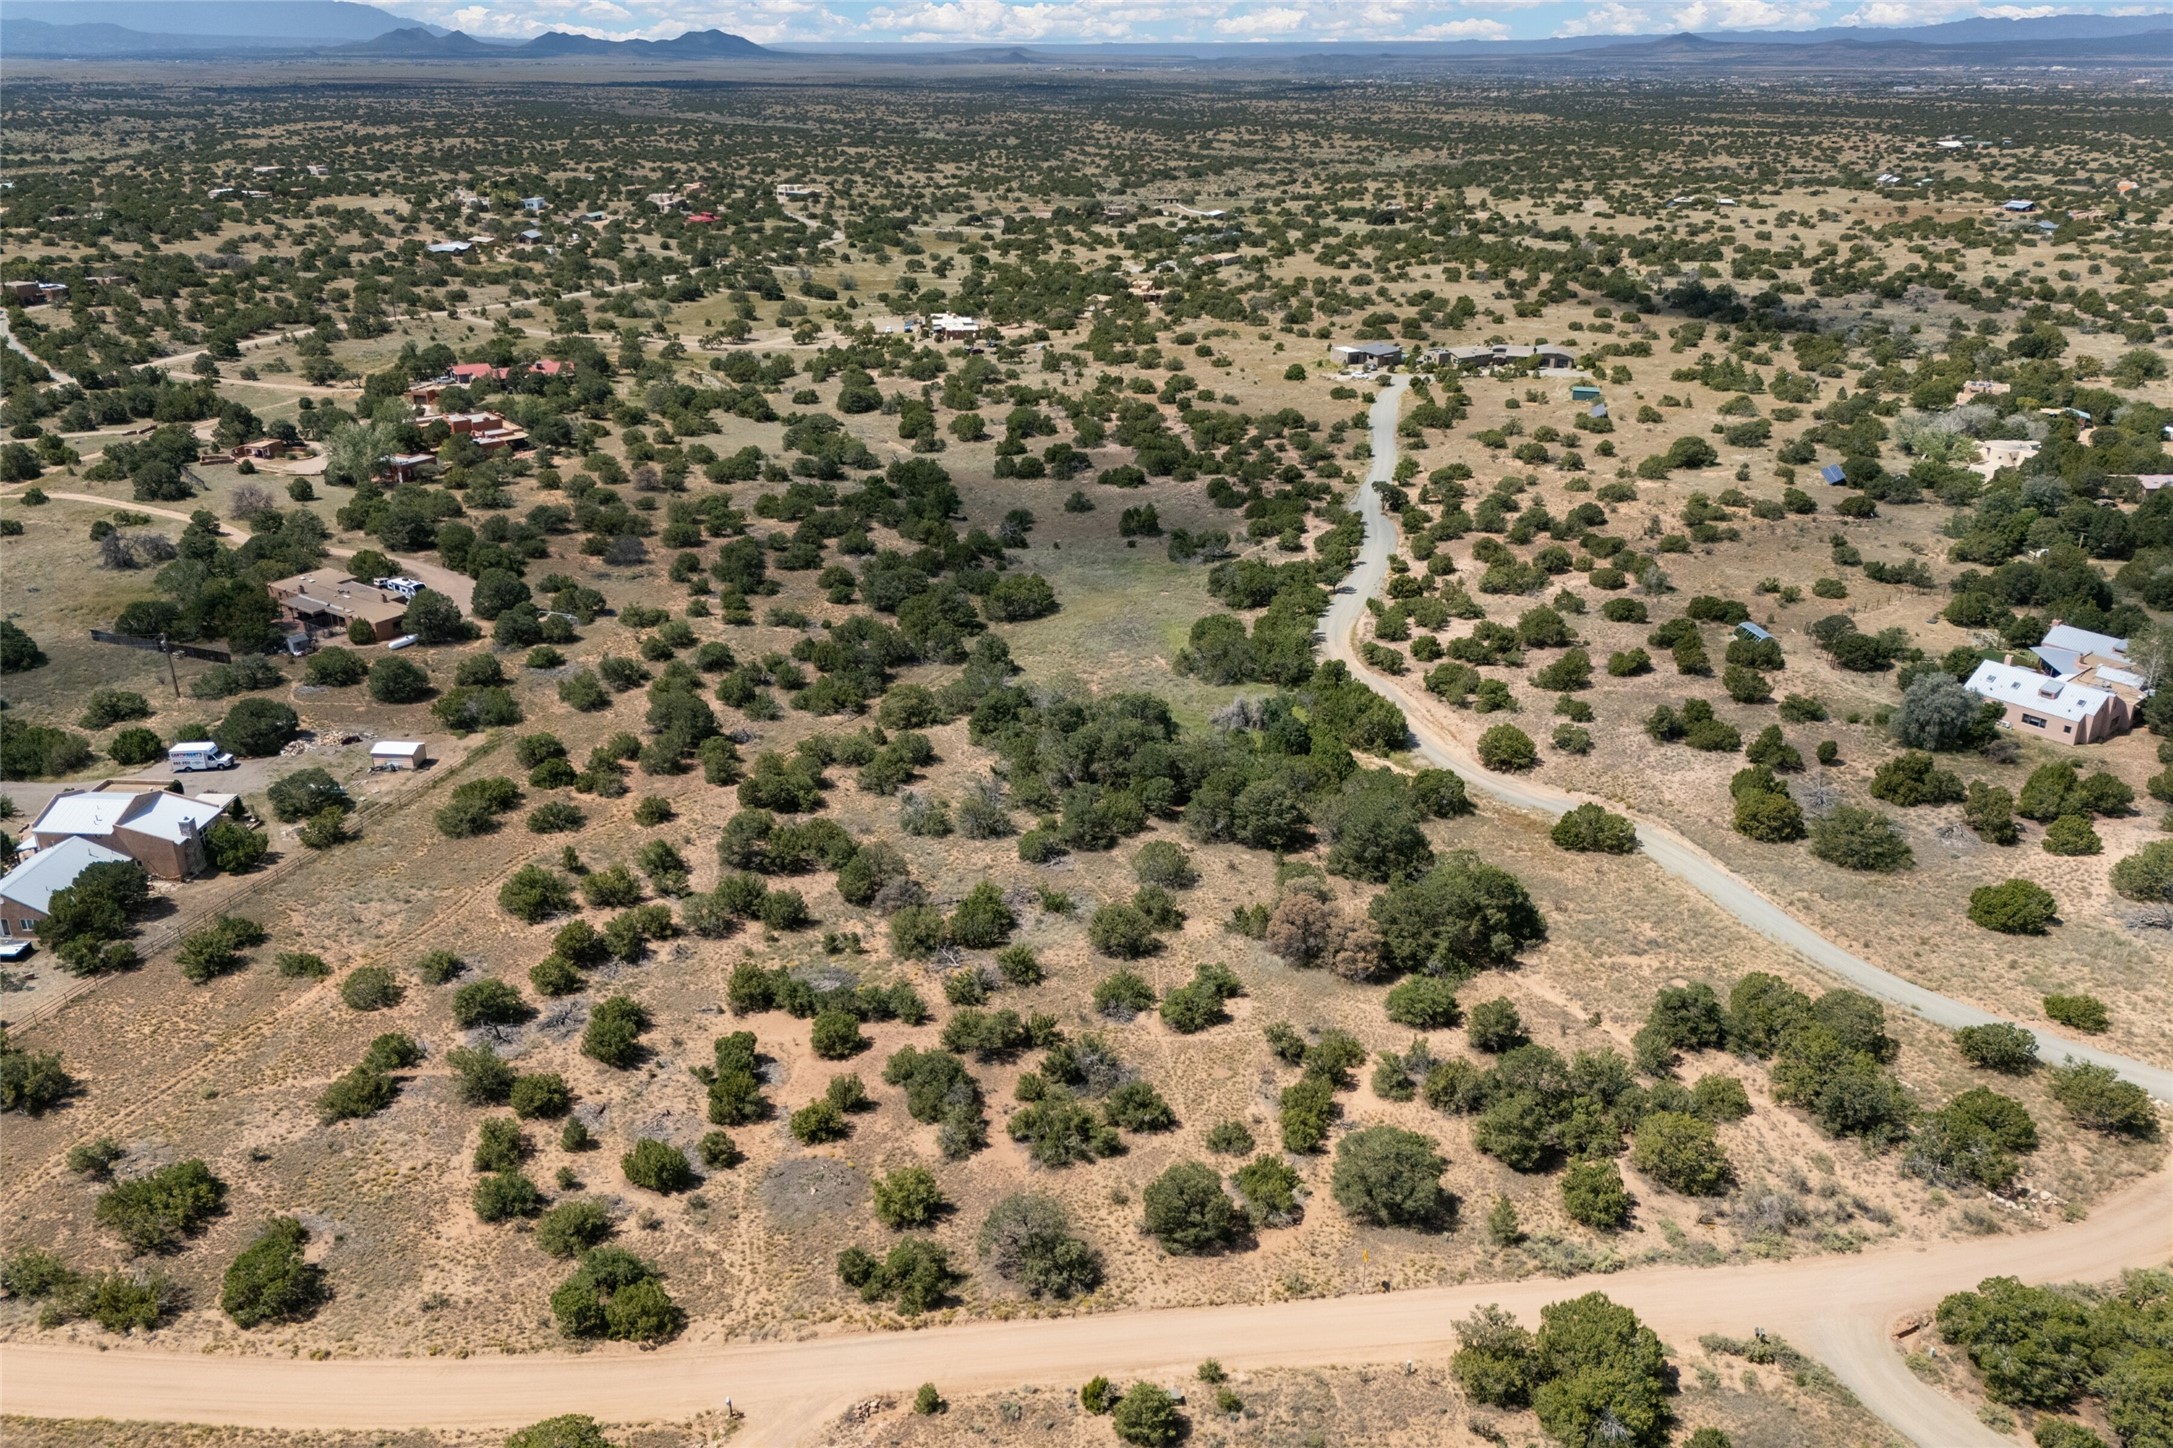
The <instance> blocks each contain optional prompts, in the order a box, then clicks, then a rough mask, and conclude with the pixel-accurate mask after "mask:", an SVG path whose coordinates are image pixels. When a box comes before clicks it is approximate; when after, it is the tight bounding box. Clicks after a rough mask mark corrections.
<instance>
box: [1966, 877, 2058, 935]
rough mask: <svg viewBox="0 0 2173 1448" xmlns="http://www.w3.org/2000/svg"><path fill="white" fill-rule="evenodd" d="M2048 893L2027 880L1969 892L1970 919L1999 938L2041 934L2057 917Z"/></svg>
mask: <svg viewBox="0 0 2173 1448" xmlns="http://www.w3.org/2000/svg"><path fill="white" fill-rule="evenodd" d="M2058 909H2059V907H2058V904H2057V902H2055V901H2054V900H2053V898H2052V895H2051V893H2050V892H2049V891H2047V890H2045V889H2043V888H2042V887H2040V886H2038V885H2034V884H2032V883H2031V882H2030V881H2028V880H2003V881H2001V882H2000V883H1999V884H1997V885H1980V886H1978V887H1977V888H1976V889H1974V890H1972V891H1970V892H1969V918H1970V920H1971V921H1973V922H1974V923H1976V924H1978V925H1982V926H1983V927H1984V928H1985V929H1987V930H1997V931H1998V932H1999V933H2000V934H2002V935H2043V934H2044V933H2045V927H2046V926H2047V925H2049V924H2051V923H2052V921H2053V920H2054V919H2055V918H2056V917H2057V914H2058Z"/></svg>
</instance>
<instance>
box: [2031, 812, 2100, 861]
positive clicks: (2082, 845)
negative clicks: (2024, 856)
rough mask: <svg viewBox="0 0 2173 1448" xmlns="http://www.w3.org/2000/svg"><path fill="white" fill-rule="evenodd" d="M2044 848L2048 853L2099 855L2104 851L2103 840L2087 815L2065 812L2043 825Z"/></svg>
mask: <svg viewBox="0 0 2173 1448" xmlns="http://www.w3.org/2000/svg"><path fill="white" fill-rule="evenodd" d="M2044 850H2045V853H2046V854H2048V855H2099V854H2103V853H2104V852H2105V841H2104V840H2102V839H2100V838H2099V837H2098V832H2097V830H2096V829H2095V828H2093V827H2092V826H2091V823H2090V817H2089V816H2088V815H2079V814H2065V815H2061V816H2060V817H2059V818H2058V819H2056V820H2054V821H2053V822H2052V823H2051V824H2049V825H2046V826H2045V838H2044Z"/></svg>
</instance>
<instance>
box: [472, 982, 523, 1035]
mask: <svg viewBox="0 0 2173 1448" xmlns="http://www.w3.org/2000/svg"><path fill="white" fill-rule="evenodd" d="M534 1014H535V1011H534V1010H533V1009H532V1008H531V1007H530V1006H529V1004H528V1002H526V1001H524V1000H522V999H521V993H520V992H519V991H517V990H515V989H514V988H513V987H512V986H510V985H507V984H506V983H505V982H504V981H502V980H499V979H498V978H497V977H496V976H485V977H483V978H482V979H481V980H471V981H469V982H468V983H467V984H466V985H464V986H462V987H461V988H460V989H459V990H456V991H454V992H453V1024H454V1025H456V1026H458V1027H460V1028H461V1029H462V1030H464V1031H467V1030H473V1029H474V1028H475V1027H477V1026H509V1025H514V1024H517V1023H519V1022H521V1021H525V1020H527V1019H528V1018H529V1017H530V1016H531V1015H534Z"/></svg>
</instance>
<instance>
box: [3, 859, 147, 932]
mask: <svg viewBox="0 0 2173 1448" xmlns="http://www.w3.org/2000/svg"><path fill="white" fill-rule="evenodd" d="M127 863H128V856H126V855H124V854H122V853H121V852H120V851H119V850H109V849H107V848H106V847H105V846H104V845H98V844H93V843H91V842H90V841H89V840H86V839H83V838H82V837H80V836H71V837H70V838H68V839H65V840H62V841H61V842H60V843H59V844H57V845H54V846H53V847H52V848H51V849H46V850H39V851H38V852H37V853H36V854H34V855H32V856H30V857H29V858H28V859H26V860H24V861H23V862H22V863H21V864H19V865H17V866H16V867H15V868H14V869H12V870H10V871H8V872H7V874H6V875H5V876H0V938H5V937H9V936H24V935H29V934H31V933H33V932H34V931H36V930H37V928H38V922H39V921H40V920H43V919H44V918H45V917H46V916H47V915H49V914H51V913H52V904H53V897H54V896H55V895H58V894H59V893H60V892H61V891H63V890H65V889H67V888H68V887H69V886H70V885H73V884H74V883H75V882H76V877H77V876H78V875H81V874H82V873H83V872H84V871H85V870H87V869H89V868H90V867H91V866H93V865H125V864H127Z"/></svg>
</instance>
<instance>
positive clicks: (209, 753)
mask: <svg viewBox="0 0 2173 1448" xmlns="http://www.w3.org/2000/svg"><path fill="white" fill-rule="evenodd" d="M166 763H167V766H168V767H169V768H171V769H172V770H173V772H174V773H176V774H187V773H189V772H190V771H192V770H198V769H232V768H233V767H234V756H233V755H231V754H229V753H227V752H226V751H225V750H223V749H221V748H220V747H219V746H218V745H216V744H214V743H212V742H211V741H210V740H209V739H195V740H190V741H187V742H185V743H181V744H176V745H175V746H174V747H173V748H171V749H169V750H167V751H166Z"/></svg>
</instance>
